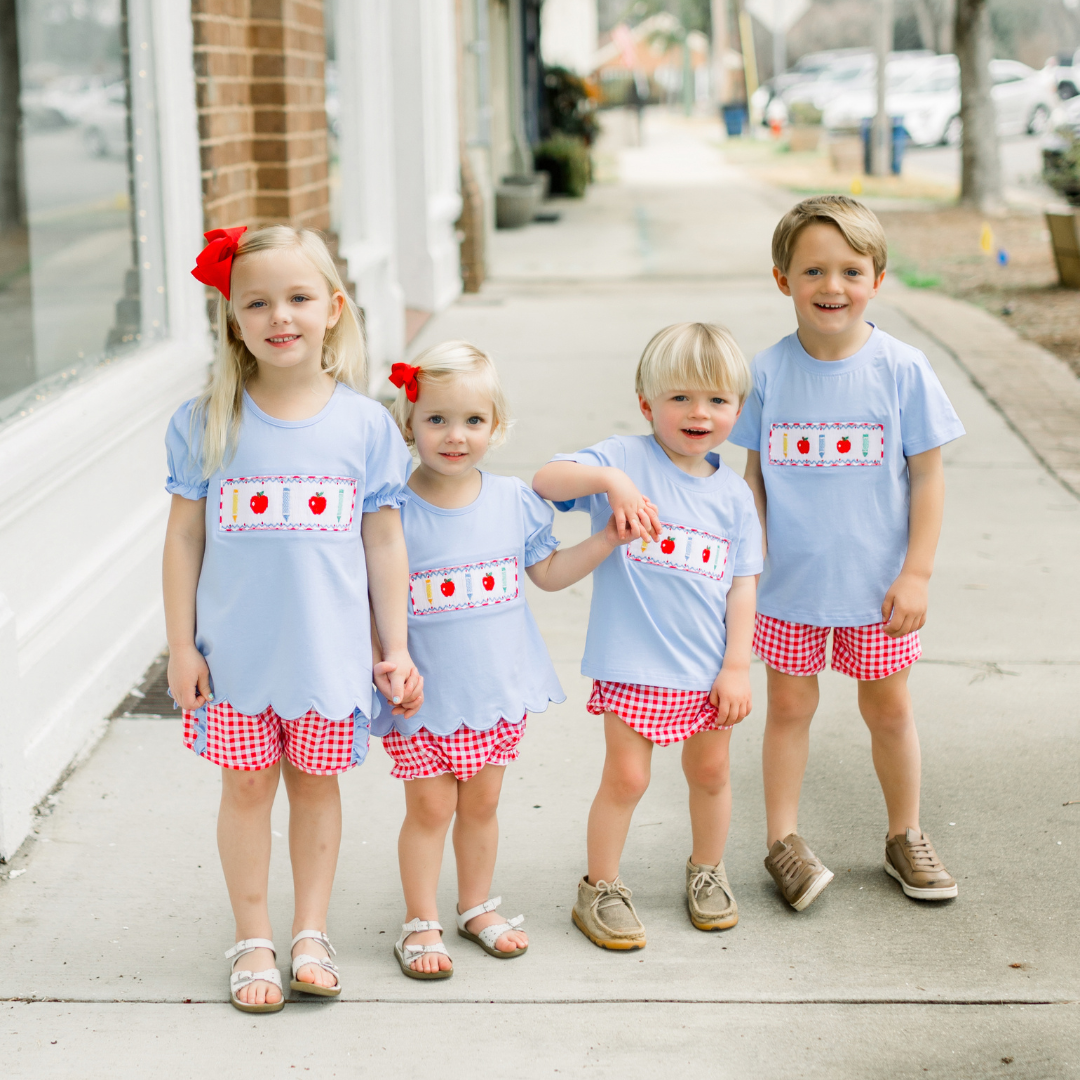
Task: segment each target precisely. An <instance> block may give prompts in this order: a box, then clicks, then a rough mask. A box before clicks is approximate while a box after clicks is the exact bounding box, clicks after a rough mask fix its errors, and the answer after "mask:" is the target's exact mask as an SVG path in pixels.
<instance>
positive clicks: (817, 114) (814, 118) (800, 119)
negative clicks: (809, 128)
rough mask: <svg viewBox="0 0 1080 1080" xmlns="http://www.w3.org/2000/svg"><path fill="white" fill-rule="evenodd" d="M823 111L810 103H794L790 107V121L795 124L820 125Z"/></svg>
mask: <svg viewBox="0 0 1080 1080" xmlns="http://www.w3.org/2000/svg"><path fill="white" fill-rule="evenodd" d="M822 115H823V114H822V111H821V110H820V109H819V108H818V107H817V106H816V105H814V103H813V102H810V101H793V102H792V103H791V104H790V105H789V106H788V119H789V120H790V121H791V122H792V123H793V124H820V123H821V118H822Z"/></svg>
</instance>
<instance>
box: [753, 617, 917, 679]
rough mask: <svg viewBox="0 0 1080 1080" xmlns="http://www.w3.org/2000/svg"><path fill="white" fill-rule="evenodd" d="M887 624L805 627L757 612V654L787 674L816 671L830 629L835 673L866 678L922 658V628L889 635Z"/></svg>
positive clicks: (822, 663) (822, 659)
mask: <svg viewBox="0 0 1080 1080" xmlns="http://www.w3.org/2000/svg"><path fill="white" fill-rule="evenodd" d="M885 625H886V624H885V623H870V625H869V626H833V627H830V626H806V625H805V624H803V623H793V622H785V621H784V620H783V619H774V618H773V617H772V616H771V615H762V614H761V612H760V611H759V612H758V613H757V615H756V617H755V618H754V652H755V653H757V655H758V656H760V657H761V659H762V660H764V661H765V663H766V664H768V665H769V667H771V668H775V669H776V670H777V671H780V672H782V673H783V674H785V675H816V674H817V673H818V672H819V671H821V670H822V669H823V668H824V667H825V639H826V638H828V636H829V631H830V630H832V632H833V647H832V669H833V671H839V672H840V673H841V674H842V675H850V676H851V677H852V678H853V679H862V680H864V681H871V680H873V679H884V678H887V677H888V676H889V675H895V674H896V673H897V672H898V671H902V670H903V669H904V668H906V667H910V666H911V665H912V664H914V663H915V661H916V660H918V659H919V657H920V656H922V646H921V645H920V644H919V631H918V630H913V631H912V632H911V633H910V634H905V635H904V636H903V637H899V638H891V637H889V635H888V634H886V633H885Z"/></svg>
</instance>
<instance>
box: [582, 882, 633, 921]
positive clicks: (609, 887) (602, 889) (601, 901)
mask: <svg viewBox="0 0 1080 1080" xmlns="http://www.w3.org/2000/svg"><path fill="white" fill-rule="evenodd" d="M596 889H597V893H596V895H595V896H594V897H593V901H592V909H593V912H594V913H595V914H596V916H597V917H599V915H600V908H601V906H603V907H611V905H612V904H622V903H623V902H624V901H625V902H626V904H627V905H629V903H630V897H631V896H633V895H634V894H633V893H632V892H631V891H630V890H629V889H628V888H627V887H626V886H625V885H624V884H623V883H622V882H621V881H620V880H619V879H618V878H616V879H615V880H614V881H612V882H610V883H609V882H607V881H598V882H597V883H596Z"/></svg>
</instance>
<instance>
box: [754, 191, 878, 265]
mask: <svg viewBox="0 0 1080 1080" xmlns="http://www.w3.org/2000/svg"><path fill="white" fill-rule="evenodd" d="M808 225H835V226H836V227H837V228H838V229H839V230H840V233H841V235H842V236H843V237H844V239H845V240H846V241H847V244H848V247H850V248H851V249H852V251H854V252H856V254H859V255H868V256H869V257H870V258H871V259H873V260H874V274H875V275H877V274H880V273H881V271H882V270H884V269H885V263H886V261H887V260H888V255H889V243H888V241H887V240H886V239H885V230H884V229H883V228H882V227H881V222H880V221H878V219H877V215H876V214H875V213H874V212H873V210H870V209H869V208H868V207H866V206H863V204H862V203H861V202H859V201H858V200H857V199H851V198H848V196H847V195H815V196H814V197H813V198H811V199H803V201H802V202H801V203H797V204H796V205H795V206H793V207H792V208H791V209H790V210H789V211H788V212H787V213H786V214H785V215H784V216H783V217H782V218H781V219H780V224H779V225H777V226H776V230H775V231H774V232H773V238H772V257H773V265H774V266H775V267H776V268H777V270H779V271H780V273H781V274H786V273H787V272H788V267H789V266H790V265H791V253H792V252H793V251H794V250H795V241H796V240H797V239H798V238H799V233H801V232H802V231H803V229H805V228H806V227H807V226H808Z"/></svg>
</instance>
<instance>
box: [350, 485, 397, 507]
mask: <svg viewBox="0 0 1080 1080" xmlns="http://www.w3.org/2000/svg"><path fill="white" fill-rule="evenodd" d="M406 498H407V496H406V493H405V489H404V487H398V486H397V485H393V486H386V487H381V488H379V490H378V491H373V492H371V493H370V494H368V495H365V496H364V505H363V507H362V508H361V511H360V512H361V513H363V514H374V513H376V512H377V511H379V510H381V509H382V508H383V507H384V506H389V507H390V508H391V509H393V510H400V509H401V507H402V506H404V505H405V500H406Z"/></svg>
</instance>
